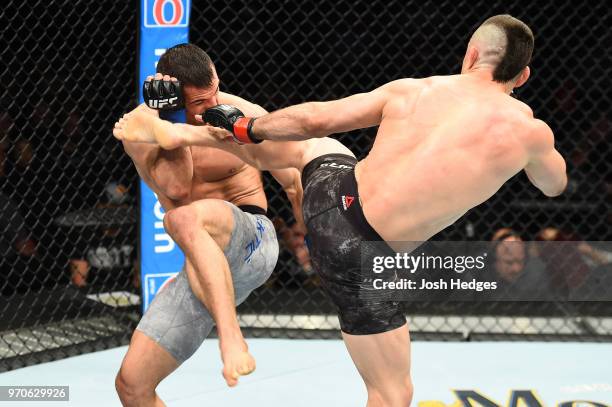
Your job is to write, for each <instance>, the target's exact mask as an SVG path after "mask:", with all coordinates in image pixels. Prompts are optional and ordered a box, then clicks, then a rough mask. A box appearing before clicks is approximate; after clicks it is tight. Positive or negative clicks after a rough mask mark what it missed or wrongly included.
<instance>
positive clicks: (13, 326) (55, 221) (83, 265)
mask: <svg viewBox="0 0 612 407" xmlns="http://www.w3.org/2000/svg"><path fill="white" fill-rule="evenodd" d="M135 5H136V4H135V2H113V1H97V2H86V1H51V2H49V1H29V2H21V1H9V2H6V4H5V5H4V6H3V7H2V9H1V10H0V21H1V24H2V27H3V30H2V33H1V34H0V36H1V37H2V44H3V46H2V51H1V53H2V68H0V77H1V80H2V83H3V88H4V91H3V95H4V96H3V97H2V100H0V185H1V191H0V236H1V237H0V290H1V295H0V370H7V369H11V368H16V367H20V366H24V365H27V364H31V363H38V362H41V361H44V360H49V359H54V358H61V357H65V356H68V355H73V354H76V353H80V352H89V351H91V350H93V349H96V348H106V347H110V346H116V345H117V344H119V343H125V342H126V341H127V340H128V338H129V335H130V330H131V327H133V326H134V317H133V316H132V314H134V312H135V311H137V309H138V306H137V304H138V302H139V292H140V290H139V287H138V276H137V270H136V269H135V264H136V262H135V258H136V242H137V238H136V236H137V233H136V232H137V229H136V219H137V216H136V214H137V209H136V208H137V207H136V202H135V200H134V199H133V197H135V196H136V193H135V190H134V189H133V188H134V186H135V185H137V184H136V180H137V175H136V174H135V172H134V168H133V166H132V165H131V163H130V160H129V158H128V157H126V156H125V154H124V153H123V148H122V147H121V145H120V144H118V143H116V142H115V140H114V139H113V137H112V134H111V131H110V130H111V129H112V126H113V123H114V121H115V120H116V118H117V117H119V116H120V115H121V114H122V113H123V112H124V110H125V109H126V107H127V106H128V105H129V104H130V101H131V100H132V99H133V98H134V90H135V89H136V84H135V72H136V52H135V50H136V49H137V48H136V27H137V25H136V24H137V16H138V14H137V13H138V8H137V7H135Z"/></svg>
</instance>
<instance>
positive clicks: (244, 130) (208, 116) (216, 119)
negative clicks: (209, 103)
mask: <svg viewBox="0 0 612 407" xmlns="http://www.w3.org/2000/svg"><path fill="white" fill-rule="evenodd" d="M202 119H204V122H206V123H208V124H210V125H212V126H215V127H221V128H223V129H225V130H227V131H229V132H230V133H232V136H233V138H234V141H235V142H236V143H238V144H253V143H254V144H257V143H261V142H262V141H263V140H259V139H257V138H255V137H254V136H253V132H252V127H253V122H254V121H255V119H254V118H252V117H244V114H243V113H242V112H241V111H240V110H239V109H237V108H235V107H234V106H230V105H217V106H214V107H211V108H210V109H206V111H205V112H204V116H203V117H202Z"/></svg>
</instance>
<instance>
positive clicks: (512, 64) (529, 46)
mask: <svg viewBox="0 0 612 407" xmlns="http://www.w3.org/2000/svg"><path fill="white" fill-rule="evenodd" d="M489 24H491V25H494V26H495V27H497V28H499V29H500V30H502V31H503V32H504V34H505V35H506V42H507V43H506V52H505V53H504V55H502V56H501V60H500V61H499V64H497V66H496V67H495V70H494V71H493V80H494V81H496V82H502V83H503V82H508V81H511V80H512V79H514V78H516V76H517V75H518V74H520V73H521V71H522V70H523V69H524V68H525V67H526V66H527V65H529V62H530V61H531V54H532V53H533V33H532V32H531V29H530V28H529V27H528V26H527V24H525V23H524V22H522V21H521V20H519V19H517V18H514V17H512V16H510V15H508V14H501V15H497V16H493V17H491V18H489V19H487V20H486V21H485V22H484V23H482V25H481V27H482V26H485V25H489Z"/></svg>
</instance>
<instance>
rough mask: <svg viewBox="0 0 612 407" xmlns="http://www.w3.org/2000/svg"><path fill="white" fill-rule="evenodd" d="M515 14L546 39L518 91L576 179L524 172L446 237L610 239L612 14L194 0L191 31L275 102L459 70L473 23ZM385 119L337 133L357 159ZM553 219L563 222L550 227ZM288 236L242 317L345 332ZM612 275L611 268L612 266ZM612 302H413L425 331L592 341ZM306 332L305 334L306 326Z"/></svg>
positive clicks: (602, 10)
mask: <svg viewBox="0 0 612 407" xmlns="http://www.w3.org/2000/svg"><path fill="white" fill-rule="evenodd" d="M502 13H509V14H512V15H513V16H515V17H517V18H519V19H522V20H523V21H525V22H526V23H527V24H528V25H529V26H530V27H531V28H532V30H533V31H534V34H535V38H536V45H535V52H534V58H533V62H532V63H531V71H532V77H531V79H530V81H529V82H528V84H527V85H526V86H525V87H524V88H521V89H519V90H517V92H516V93H517V97H518V98H519V99H521V100H523V101H525V102H526V103H528V104H529V105H530V106H531V107H532V108H533V110H534V113H535V115H536V117H539V118H542V119H543V120H545V121H547V122H548V123H549V124H550V126H551V127H552V129H553V130H554V132H555V135H556V140H557V144H558V146H557V148H558V149H559V150H560V152H561V153H562V154H563V156H564V157H566V159H567V161H568V170H569V176H570V179H571V182H570V185H569V187H568V191H567V192H566V193H565V194H564V195H563V196H562V197H560V198H557V199H554V200H551V199H545V198H544V197H543V196H542V195H541V193H540V192H539V191H537V190H536V189H535V188H534V187H533V186H531V185H530V184H529V182H528V180H527V178H526V177H525V176H524V174H520V175H518V176H516V177H515V178H514V179H512V180H511V181H510V182H509V183H508V184H507V185H505V186H504V187H503V188H502V189H501V190H500V191H499V192H498V193H497V194H496V195H495V196H494V197H493V198H492V199H490V200H489V201H488V202H486V203H484V204H482V205H480V206H479V207H477V208H475V209H474V210H472V211H470V212H469V213H468V214H467V215H466V216H465V217H464V218H463V219H461V220H460V221H459V222H457V223H456V224H455V225H454V226H452V227H450V228H448V229H446V230H444V231H443V232H441V233H440V234H439V235H438V236H436V237H435V239H438V240H473V241H478V240H490V239H491V238H492V237H493V235H494V234H495V233H496V232H497V231H499V230H500V229H502V228H511V229H513V230H514V231H515V232H516V233H517V234H519V235H520V236H521V237H522V238H523V239H524V240H535V239H536V238H543V235H545V234H546V233H549V234H550V233H551V232H552V233H556V236H557V237H558V238H559V239H584V240H610V238H611V236H610V235H611V232H612V230H611V228H610V222H611V221H612V217H611V214H610V203H609V202H610V198H612V189H611V187H612V164H611V161H610V159H611V158H612V155H611V148H612V145H611V144H610V140H609V136H610V133H611V132H612V112H611V110H610V95H609V92H607V90H608V89H610V78H612V72H611V71H612V69H611V68H610V62H611V60H610V46H611V45H612V43H611V42H612V41H611V40H612V35H611V34H610V30H609V27H610V25H611V23H612V11H611V10H610V7H609V6H608V5H605V4H586V3H584V4H576V3H571V2H547V3H537V4H536V3H533V2H502V1H493V2H483V1H478V2H467V1H458V2H457V1H453V2H451V1H443V2H405V1H393V0H391V1H384V2H382V1H374V2H372V1H361V0H356V1H350V2H346V1H337V2H326V1H315V2H302V3H300V2H298V3H296V2H289V1H284V2H282V3H277V2H266V1H264V2H257V3H256V4H255V3H253V4H249V6H248V7H245V4H244V3H241V2H236V1H229V2H227V1H208V2H198V1H196V2H194V6H193V14H192V22H191V32H190V39H191V41H192V42H194V43H195V44H197V45H199V46H200V47H202V48H203V49H205V50H206V51H207V52H209V54H210V55H211V57H212V59H213V61H214V63H215V65H216V67H217V72H218V74H219V77H220V80H221V89H222V90H224V91H226V92H229V93H234V94H238V95H240V96H242V97H244V98H246V99H248V100H251V101H253V102H255V103H258V104H260V105H262V106H263V107H265V108H266V109H268V110H269V111H272V110H276V109H278V108H281V107H284V106H287V105H291V104H296V103H300V102H304V101H310V100H329V99H336V98H340V97H344V96H347V95H349V94H352V93H358V92H362V91H364V90H371V89H374V88H376V87H378V86H380V85H383V84H384V83H386V82H389V81H392V80H395V79H399V78H403V77H425V76H430V75H446V74H452V73H458V72H459V71H460V67H461V61H462V59H463V54H464V52H465V48H466V45H467V41H468V39H469V37H470V35H471V33H472V32H473V30H474V29H475V28H476V27H477V26H478V25H479V24H480V23H481V22H482V21H484V20H485V19H486V18H487V17H489V16H492V15H495V14H502ZM375 133H376V129H369V130H363V131H356V132H351V133H350V134H341V135H338V138H339V140H341V141H342V142H343V143H344V144H345V145H347V146H348V147H349V148H350V149H351V150H352V151H353V152H355V154H357V156H358V158H363V157H364V156H365V155H366V154H367V153H368V151H369V149H370V147H371V144H372V140H373V137H374V136H375ZM266 181H267V183H266V191H267V195H268V198H269V204H270V214H271V216H273V217H274V218H276V223H277V224H280V225H282V226H284V225H289V226H290V225H291V222H292V219H291V213H290V210H289V208H288V207H287V203H286V200H285V199H284V196H283V193H282V191H281V190H280V189H279V187H278V185H276V184H275V183H274V181H272V180H271V179H270V178H269V177H267V178H266ZM545 228H551V229H548V230H545ZM280 236H281V239H280V240H281V244H282V249H283V250H282V253H281V260H280V261H279V265H278V266H277V272H276V273H275V275H274V277H273V278H272V279H271V280H270V281H269V282H268V284H267V285H266V287H265V288H263V289H260V290H259V291H258V292H256V293H255V294H254V295H252V296H251V297H250V298H249V299H248V300H247V302H246V303H245V304H244V305H243V306H242V307H241V312H242V314H241V318H242V320H243V326H250V327H256V328H257V329H256V330H255V332H256V333H257V334H262V335H271V334H274V333H275V332H276V331H277V330H278V333H279V334H281V335H285V334H286V333H287V330H289V332H291V333H292V334H294V335H297V336H304V335H306V336H321V335H325V334H327V335H332V336H336V335H337V328H338V322H337V319H336V317H335V315H334V311H333V307H332V306H331V304H330V303H329V301H328V300H327V298H326V297H325V296H324V295H323V294H322V292H321V290H320V288H319V287H318V281H317V278H316V276H314V275H313V273H312V272H311V271H310V268H309V263H308V261H307V258H306V259H305V258H304V256H302V253H301V252H300V247H299V245H297V247H296V244H295V243H294V242H292V240H291V233H287V234H286V236H283V234H282V233H280ZM608 271H610V272H612V270H608ZM610 311H611V307H610V304H607V303H602V302H590V303H577V302H573V303H542V302H539V303H535V302H531V303H526V302H522V303H518V302H517V303H509V302H504V303H494V302H490V303H485V304H483V303H478V304H466V303H462V304H457V303H452V302H435V303H427V302H419V303H406V312H407V314H408V315H409V321H410V325H411V331H412V333H413V337H414V336H416V337H431V336H433V337H436V338H440V337H447V338H461V339H466V338H469V339H477V338H491V337H496V336H500V335H502V336H503V337H504V338H511V337H517V338H519V339H525V338H528V337H531V336H532V335H534V336H536V337H538V338H545V337H552V338H555V339H560V338H566V337H569V338H577V337H580V338H583V339H584V338H590V339H603V338H608V339H609V338H610V336H611V335H612V324H611V321H610V320H608V319H605V318H603V317H605V316H606V315H610ZM294 330H295V331H294Z"/></svg>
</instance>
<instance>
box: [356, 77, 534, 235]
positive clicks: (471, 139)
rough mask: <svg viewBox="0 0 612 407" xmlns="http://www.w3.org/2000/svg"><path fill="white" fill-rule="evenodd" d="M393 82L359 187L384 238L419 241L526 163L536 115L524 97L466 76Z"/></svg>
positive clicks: (363, 164) (359, 172) (361, 167)
mask: <svg viewBox="0 0 612 407" xmlns="http://www.w3.org/2000/svg"><path fill="white" fill-rule="evenodd" d="M395 87H396V89H394V90H393V91H394V93H395V95H394V97H391V98H389V100H388V102H387V103H386V104H385V106H384V108H383V114H382V120H381V124H380V127H379V130H378V134H377V137H376V141H375V143H374V146H373V148H372V150H371V152H370V154H369V155H368V157H367V158H366V159H364V160H363V161H362V162H361V163H360V164H359V165H358V167H357V179H358V184H359V193H360V195H361V199H362V204H363V207H364V213H365V215H366V217H367V218H368V220H369V221H370V223H371V224H372V226H373V227H374V228H375V229H376V230H377V231H378V232H379V233H380V234H381V235H382V236H383V237H384V238H385V239H386V240H418V241H420V240H426V239H428V238H430V237H431V236H433V235H434V234H435V233H437V232H439V231H440V230H442V229H443V228H445V227H446V226H448V225H450V224H452V223H453V222H455V221H456V220H457V219H458V218H459V217H461V216H462V215H463V214H464V213H465V212H466V211H468V210H469V209H471V208H473V207H474V206H476V205H478V204H480V203H482V202H484V201H485V200H487V199H488V198H489V197H491V196H492V195H493V194H494V193H495V192H496V191H497V190H498V189H499V188H500V187H501V186H502V185H503V184H504V182H506V181H507V180H508V179H509V178H511V177H512V176H513V175H515V174H516V173H518V172H519V171H521V170H522V169H523V168H525V166H526V165H527V164H528V161H529V157H530V152H531V149H532V148H534V147H533V146H534V145H537V142H535V141H533V140H531V138H532V134H533V133H534V131H535V129H536V127H537V121H536V120H534V119H533V115H532V112H531V110H530V109H529V107H527V106H526V105H524V104H523V103H521V102H519V101H517V100H515V99H513V98H511V97H509V96H508V95H506V94H504V93H502V92H499V91H494V90H493V89H490V86H483V85H482V84H481V83H479V81H475V80H474V79H473V78H470V77H466V76H465V75H456V76H446V77H431V78H427V79H420V80H406V81H398V82H397V83H396V85H395ZM390 215H391V216H390Z"/></svg>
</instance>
